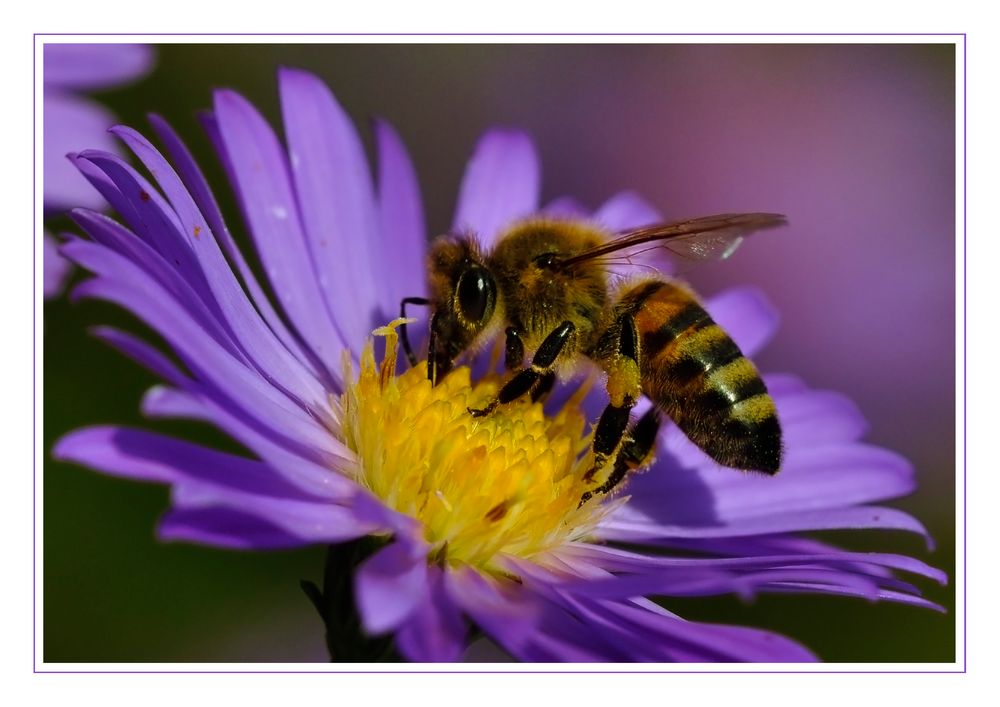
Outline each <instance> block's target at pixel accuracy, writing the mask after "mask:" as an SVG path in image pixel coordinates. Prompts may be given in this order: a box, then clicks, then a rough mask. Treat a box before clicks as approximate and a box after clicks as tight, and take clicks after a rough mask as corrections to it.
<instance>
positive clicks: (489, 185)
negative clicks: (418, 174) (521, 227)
mask: <svg viewBox="0 0 1000 707" xmlns="http://www.w3.org/2000/svg"><path fill="white" fill-rule="evenodd" d="M540 185H541V167H540V166H539V161H538V154H537V153H536V151H535V146H534V144H533V143H532V141H531V138H529V137H528V136H527V135H525V134H524V133H522V132H517V131H514V130H491V131H490V132H488V133H486V134H485V135H484V136H483V137H482V138H480V140H479V142H478V143H477V144H476V149H475V152H474V153H473V155H472V159H471V160H470V161H469V164H468V165H467V166H466V168H465V176H464V177H463V178H462V190H461V192H460V193H459V196H458V206H457V208H456V211H455V220H454V224H453V226H452V228H453V229H454V230H455V231H458V232H462V231H472V232H473V233H475V234H476V235H477V236H478V237H479V241H480V243H482V244H483V245H484V246H486V247H489V246H490V245H491V244H492V243H493V241H494V240H495V239H496V237H497V235H498V234H499V233H500V231H501V230H503V229H504V228H506V227H507V226H509V225H510V224H511V223H512V222H513V221H515V220H516V219H518V218H522V217H524V216H528V215H530V214H532V213H534V212H535V211H537V210H538V199H539V192H540V189H541V186H540Z"/></svg>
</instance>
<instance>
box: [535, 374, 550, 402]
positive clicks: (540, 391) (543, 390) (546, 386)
mask: <svg viewBox="0 0 1000 707" xmlns="http://www.w3.org/2000/svg"><path fill="white" fill-rule="evenodd" d="M555 384H556V374H555V371H546V372H545V373H543V374H542V377H541V378H539V379H538V383H536V384H535V387H534V388H532V390H531V402H533V403H537V402H538V401H539V400H541V399H542V398H544V397H545V396H546V395H548V394H549V393H550V392H552V386H554V385H555Z"/></svg>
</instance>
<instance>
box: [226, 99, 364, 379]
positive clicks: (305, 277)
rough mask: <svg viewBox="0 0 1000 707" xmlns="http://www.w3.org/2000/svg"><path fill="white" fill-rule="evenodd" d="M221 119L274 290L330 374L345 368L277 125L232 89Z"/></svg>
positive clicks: (229, 155) (341, 340) (341, 344)
mask: <svg viewBox="0 0 1000 707" xmlns="http://www.w3.org/2000/svg"><path fill="white" fill-rule="evenodd" d="M215 115H216V118H217V120H218V127H219V133H220V136H221V138H222V147H223V148H224V149H225V155H226V160H227V161H228V163H229V164H230V166H231V168H232V174H233V176H234V177H235V182H234V184H233V187H234V189H235V191H236V192H237V194H238V195H239V198H240V203H241V204H242V206H243V212H244V214H245V216H246V220H247V222H248V223H249V226H250V232H251V234H252V235H253V239H254V244H255V245H256V246H257V253H258V255H259V256H260V259H261V264H262V265H263V268H264V272H265V273H266V274H267V278H268V281H269V282H270V284H271V289H272V291H273V292H274V293H275V295H276V296H277V298H278V301H279V303H280V304H281V307H282V309H284V310H285V311H286V312H287V313H288V316H289V317H290V318H291V320H292V323H293V324H294V325H295V328H296V330H297V331H298V332H299V334H300V335H301V336H302V338H303V339H305V340H306V341H307V342H308V343H309V346H310V348H312V350H313V351H315V352H316V354H317V356H319V357H320V359H321V360H322V361H323V363H324V364H325V366H326V368H327V370H330V371H339V370H340V365H341V362H340V351H341V350H343V349H344V348H346V347H347V341H348V340H347V339H345V338H344V337H343V335H342V334H341V331H340V330H339V329H338V328H337V327H336V326H335V324H334V322H335V318H334V317H333V316H332V313H331V310H330V303H329V302H328V301H327V300H326V298H325V296H324V294H323V292H321V291H320V287H321V284H322V283H321V282H320V279H319V278H318V277H317V274H316V269H315V268H314V266H313V263H312V261H311V258H310V255H309V247H308V246H307V244H306V236H305V233H304V232H303V228H302V225H301V222H300V217H299V207H298V203H297V200H296V197H295V193H294V191H293V190H292V184H291V180H290V178H289V174H288V165H287V163H286V160H285V155H284V153H283V152H282V149H281V146H280V145H279V144H278V140H277V138H276V137H275V135H274V132H273V131H272V130H271V127H270V126H269V125H268V124H267V122H266V121H265V120H264V119H263V118H262V117H261V115H260V114H259V113H258V112H257V110H256V109H255V108H254V107H253V106H252V105H250V103H249V102H248V101H247V100H246V99H245V98H243V97H242V96H240V95H239V94H237V93H234V92H232V91H217V92H216V94H215Z"/></svg>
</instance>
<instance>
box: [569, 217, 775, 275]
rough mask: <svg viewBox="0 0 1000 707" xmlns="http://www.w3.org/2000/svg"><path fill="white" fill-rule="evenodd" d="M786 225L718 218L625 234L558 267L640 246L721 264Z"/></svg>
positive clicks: (767, 220) (764, 219)
mask: <svg viewBox="0 0 1000 707" xmlns="http://www.w3.org/2000/svg"><path fill="white" fill-rule="evenodd" d="M785 223H786V221H785V217H784V216H782V215H781V214H765V213H755V214H719V215H717V216H706V217H704V218H697V219H692V220H690V221H680V222H678V223H665V224H656V225H653V226H647V227H645V228H639V229H636V230H632V231H628V232H626V233H624V234H622V235H620V236H618V237H617V238H614V239H612V240H610V241H608V242H607V243H601V244H600V245H597V246H594V247H593V248H590V249H588V250H585V251H583V252H582V253H577V254H576V255H574V256H572V257H569V258H566V259H564V260H562V261H560V263H559V264H560V266H563V267H565V266H569V265H573V264H574V263H579V262H583V261H585V260H592V259H594V258H599V257H601V256H604V255H608V254H609V253H616V252H619V251H623V250H630V249H632V248H635V247H637V246H640V245H646V244H652V246H648V245H647V247H646V248H644V249H643V251H644V252H645V251H646V250H648V249H649V248H650V247H652V248H664V249H666V250H669V251H670V252H671V253H674V254H675V255H679V256H681V257H682V258H685V259H687V260H722V259H724V258H728V257H729V256H730V255H732V254H733V252H734V251H735V250H736V249H737V248H738V247H739V245H740V243H742V242H743V239H744V238H745V237H747V236H748V235H750V234H751V233H753V232H754V231H760V230H763V229H765V228H774V227H775V226H782V225H784V224H785Z"/></svg>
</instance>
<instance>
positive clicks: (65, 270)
mask: <svg viewBox="0 0 1000 707" xmlns="http://www.w3.org/2000/svg"><path fill="white" fill-rule="evenodd" d="M71 271H72V266H71V265H70V264H69V262H68V261H67V260H66V259H65V258H63V257H62V256H61V255H59V244H58V243H57V242H56V239H55V238H53V237H52V236H50V235H49V234H48V233H42V294H43V295H44V297H45V298H46V299H48V298H49V297H55V296H56V295H58V294H60V293H61V292H62V291H63V287H64V286H65V285H66V279H67V278H68V277H69V274H70V272H71Z"/></svg>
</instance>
